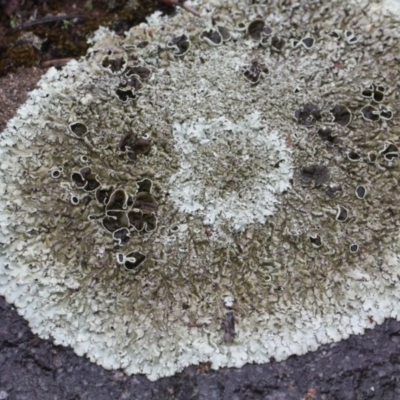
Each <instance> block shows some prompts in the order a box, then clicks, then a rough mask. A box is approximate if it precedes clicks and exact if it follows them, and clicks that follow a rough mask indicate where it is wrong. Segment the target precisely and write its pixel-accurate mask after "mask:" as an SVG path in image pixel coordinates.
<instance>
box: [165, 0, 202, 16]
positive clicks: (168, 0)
mask: <svg viewBox="0 0 400 400" xmlns="http://www.w3.org/2000/svg"><path fill="white" fill-rule="evenodd" d="M160 1H161V3H164V4H166V5H167V6H179V7H182V8H183V9H184V10H186V11H188V12H190V13H192V14H193V15H195V16H196V17H201V14H200V13H199V12H198V11H196V10H195V9H194V8H192V7H190V6H188V5H187V4H186V1H185V0H160Z"/></svg>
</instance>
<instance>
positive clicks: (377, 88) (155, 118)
mask: <svg viewBox="0 0 400 400" xmlns="http://www.w3.org/2000/svg"><path fill="white" fill-rule="evenodd" d="M253 3H255V2H253ZM280 3H281V2H278V1H275V2H274V4H271V2H268V4H267V3H266V2H262V1H259V2H257V4H251V5H250V4H249V3H248V2H247V1H244V0H235V1H229V2H226V1H219V0H207V1H205V0H204V2H203V1H200V0H199V1H193V2H191V4H192V5H193V6H194V7H195V8H196V10H199V11H200V10H201V13H202V14H201V15H202V16H201V18H195V17H194V16H193V15H190V13H185V12H178V14H177V15H176V16H175V17H173V18H172V19H169V18H167V17H162V16H160V14H156V15H153V16H152V17H150V18H149V20H148V24H142V25H140V26H138V27H135V28H132V30H131V31H129V32H128V33H127V34H126V36H125V37H124V38H120V37H118V36H117V35H115V34H114V33H113V32H110V31H108V30H106V29H100V30H99V31H98V32H97V34H96V35H95V37H94V38H93V39H92V44H93V47H92V49H91V50H90V51H89V53H88V55H87V57H86V58H85V59H82V60H81V61H79V62H76V61H71V62H70V63H68V64H67V65H66V66H65V67H64V68H63V69H62V70H56V69H54V68H52V69H50V70H49V71H48V73H47V74H46V75H45V76H44V77H43V79H42V80H41V83H40V85H39V88H38V89H37V90H35V91H34V92H33V93H32V95H31V96H30V98H29V100H28V101H27V103H26V104H25V105H24V106H23V107H22V108H21V109H20V110H19V111H18V114H17V116H16V117H15V118H14V119H12V120H11V121H10V123H9V124H8V127H7V129H6V130H5V131H4V132H3V134H2V138H1V142H0V152H1V168H0V188H1V190H0V210H1V214H0V215H1V253H0V254H1V263H0V294H2V295H4V296H5V297H6V299H7V301H9V302H10V303H14V304H15V305H16V307H17V308H18V310H19V312H20V314H21V315H23V316H24V317H25V318H26V319H27V320H28V321H29V323H30V326H31V328H32V330H33V331H34V332H35V333H37V334H39V335H40V336H41V337H44V338H47V337H53V338H54V340H55V342H56V343H57V344H61V345H66V346H72V347H73V348H74V350H75V351H76V353H77V354H80V355H84V354H86V355H87V356H88V357H89V358H90V359H91V360H92V361H93V362H96V363H98V364H100V365H102V366H104V367H105V368H109V369H115V368H123V369H124V370H125V371H126V373H128V374H133V373H143V374H146V375H147V376H149V378H150V379H157V378H159V377H162V376H167V375H171V374H174V373H175V372H177V371H180V370H182V369H183V368H184V367H186V366H188V365H191V364H198V363H208V362H210V363H211V365H212V368H220V367H227V366H228V367H230V366H235V367H240V366H242V365H244V364H245V363H248V362H255V363H263V362H268V360H270V359H271V358H274V359H275V360H277V361H279V360H283V359H285V358H287V357H289V356H290V355H292V354H303V353H306V352H308V351H312V350H315V349H316V348H317V347H318V346H319V345H321V344H322V343H329V342H335V341H338V340H341V339H343V338H347V337H348V336H349V335H350V334H361V333H363V332H364V330H365V329H366V328H369V327H372V326H373V325H374V324H375V322H376V323H381V322H382V321H383V320H384V318H386V317H394V318H400V311H399V310H400V290H399V285H400V283H399V279H400V260H399V257H400V243H399V225H400V217H399V216H400V202H399V198H398V177H399V165H398V161H399V151H398V148H399V130H400V125H399V120H398V114H397V113H396V112H394V111H392V114H390V115H389V111H388V110H399V109H400V104H399V96H398V93H396V91H395V90H393V88H392V86H391V85H393V82H394V76H393V71H395V70H396V68H397V67H398V65H397V63H398V61H397V57H398V39H399V35H400V34H399V32H400V30H399V24H398V23H397V22H396V20H395V18H394V17H393V16H384V15H383V14H382V13H381V12H380V11H379V10H378V9H377V5H376V7H375V8H373V7H372V9H373V10H375V12H373V13H372V14H371V13H369V10H370V9H371V7H370V4H369V2H368V3H367V2H365V4H364V3H363V4H362V5H360V4H359V5H358V6H357V7H354V8H353V6H351V5H345V6H343V2H339V1H333V2H331V3H329V4H328V3H326V5H325V6H324V7H321V6H319V5H317V4H316V3H313V2H305V3H304V4H302V6H301V7H298V4H297V2H293V4H292V3H291V2H290V1H289V2H285V6H284V7H283V6H281V5H280ZM361 9H364V10H365V12H361ZM296 27H298V28H296ZM350 28H351V29H350ZM350 31H351V35H350V34H348V35H347V36H345V32H350ZM307 32H312V36H311V34H310V33H307ZM274 37H275V38H277V39H276V40H275V39H274V40H272V39H273V38H274ZM311 37H313V38H316V40H315V42H314V41H311V40H309V39H308V38H311ZM344 37H345V38H347V39H346V40H344V39H343V38H344ZM293 38H303V44H304V46H305V47H306V48H304V46H303V45H301V46H300V47H293V46H286V45H285V46H281V44H282V43H290V41H291V40H292V39H293ZM354 38H356V40H355V39H354ZM229 39H231V40H229ZM264 39H265V40H267V42H268V43H267V42H266V43H267V45H265V46H264V44H263V43H261V42H262V41H263V40H264ZM276 46H278V47H276ZM278 48H279V49H278ZM277 50H279V51H277ZM377 60H379V62H377ZM372 83H373V84H372ZM360 88H361V89H360ZM360 90H361V91H362V93H361V94H360ZM293 116H295V118H293ZM389 117H390V118H389ZM367 188H368V192H367ZM371 321H372V322H371Z"/></svg>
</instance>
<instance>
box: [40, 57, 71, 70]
mask: <svg viewBox="0 0 400 400" xmlns="http://www.w3.org/2000/svg"><path fill="white" fill-rule="evenodd" d="M71 60H72V58H58V59H55V60H48V61H42V63H41V64H40V66H41V67H42V68H49V67H61V66H62V65H65V64H66V63H67V62H68V61H71Z"/></svg>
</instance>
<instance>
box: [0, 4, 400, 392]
mask: <svg viewBox="0 0 400 400" xmlns="http://www.w3.org/2000/svg"><path fill="white" fill-rule="evenodd" d="M0 7H2V10H1V13H0V131H2V130H3V129H4V127H5V125H6V123H7V121H8V120H9V119H10V118H11V117H12V116H13V115H14V113H15V112H16V110H17V109H18V107H19V106H20V105H22V104H23V103H24V101H25V100H26V97H27V94H28V93H29V92H30V91H31V90H32V89H33V88H34V87H35V85H36V83H37V81H38V80H39V79H40V77H41V75H42V74H43V73H44V72H45V71H46V69H47V68H48V67H49V66H51V65H55V66H58V67H59V66H61V65H62V64H63V63H65V60H64V59H69V58H78V57H80V56H82V55H84V54H85V53H86V49H87V44H86V37H87V35H90V34H91V33H92V32H93V31H94V30H95V29H96V28H97V27H98V26H99V25H105V26H109V27H110V28H112V29H114V30H116V31H117V32H118V33H120V34H122V33H123V32H124V31H125V30H128V29H129V28H130V27H131V26H132V25H133V24H136V23H139V22H142V21H144V18H145V16H146V15H149V14H150V13H151V12H153V11H155V10H157V9H159V10H162V11H164V12H166V13H173V12H174V9H173V8H172V7H166V6H161V5H160V3H158V2H157V1H155V0H154V1H150V0H131V1H127V0H125V1H122V0H108V1H106V0H82V1H80V2H78V1H76V2H73V1H72V2H68V1H61V0H52V1H47V2H46V1H40V0H20V1H18V0H17V1H16V0H0ZM60 15H64V16H79V18H75V19H65V18H64V19H62V20H61V19H60V18H58V19H57V20H54V19H51V18H53V17H54V16H58V17H59V16H60ZM49 17H50V19H49ZM44 18H47V19H44ZM60 60H61V61H60ZM399 372H400V322H397V321H394V320H388V321H386V322H385V323H384V324H383V325H381V326H378V327H375V329H372V330H369V331H367V332H366V333H365V335H363V336H352V337H351V338H349V339H348V340H345V341H342V342H340V343H335V344H330V345H324V346H321V347H320V348H319V349H318V351H316V352H313V353H309V354H306V355H304V356H300V357H297V356H292V357H290V358H289V359H288V360H287V361H285V362H280V363H277V362H271V363H269V364H265V365H246V366H245V367H243V368H241V369H221V370H218V371H212V370H210V366H209V365H208V364H202V365H200V366H193V367H189V368H186V369H185V370H184V371H183V372H182V373H179V374H177V375H175V376H173V377H170V378H164V379H160V380H158V381H157V382H150V381H149V380H148V379H147V378H146V377H144V376H141V375H136V376H130V377H128V376H126V375H124V373H123V372H121V371H106V370H104V369H103V368H102V367H99V366H97V365H95V364H92V363H91V362H89V361H88V360H87V359H86V358H83V357H78V356H76V355H75V354H74V352H73V351H72V350H71V349H69V348H64V347H60V346H55V345H54V344H53V343H52V342H51V341H50V340H42V339H39V338H38V337H37V336H36V335H34V334H33V333H32V332H31V331H30V329H29V326H28V324H27V322H26V321H25V320H24V319H23V318H22V317H20V316H19V315H18V314H17V312H16V311H15V309H14V307H12V306H11V305H9V304H7V303H6V302H5V300H4V298H2V297H0V400H5V399H7V400H36V399H37V400H50V399H51V400H92V399H93V400H103V399H104V400H114V399H121V400H122V399H129V400H135V399H137V400H152V399H154V400H164V399H165V400H167V399H168V400H169V399H171V400H172V399H176V400H180V399H181V400H189V399H192V400H224V399H227V400H253V399H254V400H256V399H257V400H397V399H400V373H399Z"/></svg>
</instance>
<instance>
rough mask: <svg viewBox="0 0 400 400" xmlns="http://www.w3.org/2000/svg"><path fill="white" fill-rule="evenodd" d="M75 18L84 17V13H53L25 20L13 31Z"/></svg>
mask: <svg viewBox="0 0 400 400" xmlns="http://www.w3.org/2000/svg"><path fill="white" fill-rule="evenodd" d="M75 18H86V17H85V16H84V15H54V16H51V17H44V18H38V19H35V20H33V21H29V22H26V23H25V24H22V25H20V26H17V27H16V28H15V29H14V31H18V30H21V29H26V28H30V27H31V26H35V25H41V24H48V23H51V22H58V21H64V20H66V19H75Z"/></svg>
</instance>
